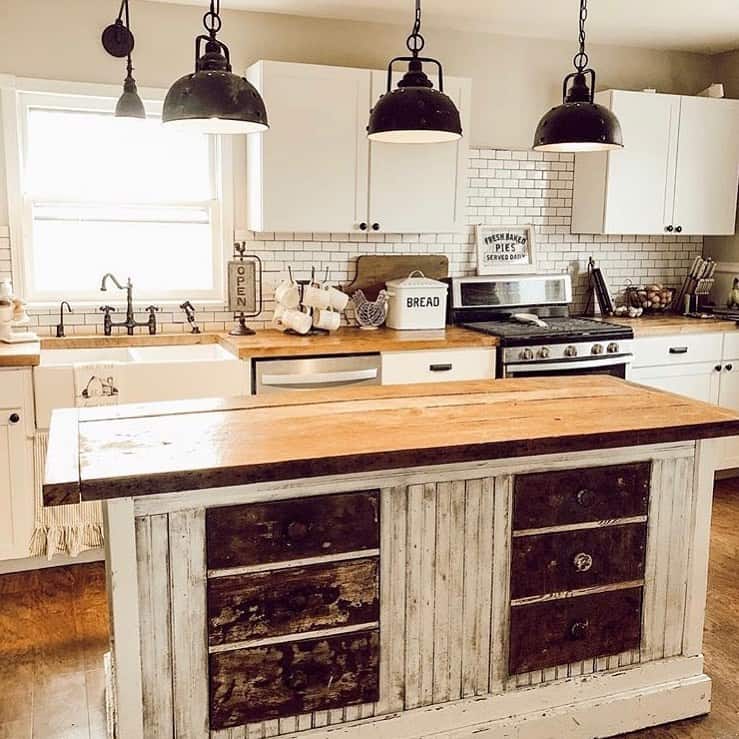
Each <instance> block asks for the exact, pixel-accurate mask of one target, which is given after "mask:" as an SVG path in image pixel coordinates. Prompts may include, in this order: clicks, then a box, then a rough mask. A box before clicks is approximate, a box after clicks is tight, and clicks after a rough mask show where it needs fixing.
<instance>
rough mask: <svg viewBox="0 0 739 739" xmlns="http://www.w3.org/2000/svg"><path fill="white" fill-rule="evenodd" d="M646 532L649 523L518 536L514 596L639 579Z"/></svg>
mask: <svg viewBox="0 0 739 739" xmlns="http://www.w3.org/2000/svg"><path fill="white" fill-rule="evenodd" d="M646 537H647V527H646V524H628V525H626V526H607V527H603V528H598V529H582V530H575V531H566V532H562V533H556V534H535V535H533V536H520V537H516V538H514V539H513V552H512V555H511V598H513V599H516V598H526V597H528V596H532V595H544V594H546V593H557V592H562V591H565V590H576V589H578V588H587V587H590V586H593V585H609V584H612V583H618V582H627V581H629V580H639V579H641V578H642V577H644V552H645V546H646Z"/></svg>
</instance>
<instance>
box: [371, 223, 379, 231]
mask: <svg viewBox="0 0 739 739" xmlns="http://www.w3.org/2000/svg"><path fill="white" fill-rule="evenodd" d="M372 230H373V231H379V230H380V224H379V223H373V224H372Z"/></svg>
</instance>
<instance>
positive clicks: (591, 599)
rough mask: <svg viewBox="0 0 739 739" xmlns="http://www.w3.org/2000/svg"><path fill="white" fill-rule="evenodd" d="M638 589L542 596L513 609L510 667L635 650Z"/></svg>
mask: <svg viewBox="0 0 739 739" xmlns="http://www.w3.org/2000/svg"><path fill="white" fill-rule="evenodd" d="M641 602H642V589H641V588H630V589H628V590H614V591H611V592H607V593H598V594H597V595H580V596H577V597H574V598H561V599H558V600H550V601H542V602H540V603H534V604H531V605H525V606H514V607H513V608H511V639H510V654H509V658H508V669H509V672H510V673H511V674H513V675H515V674H518V673H520V672H530V671H531V670H538V669H541V668H544V667H554V666H556V665H563V664H567V663H568V662H576V661H578V660H581V659H587V658H589V657H601V656H605V655H608V654H618V653H619V652H624V651H626V650H627V649H635V648H636V647H638V646H639V642H640V639H641Z"/></svg>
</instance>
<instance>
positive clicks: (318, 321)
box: [313, 309, 341, 331]
mask: <svg viewBox="0 0 739 739" xmlns="http://www.w3.org/2000/svg"><path fill="white" fill-rule="evenodd" d="M313 325H314V326H315V327H316V328H322V329H324V330H325V331H336V329H338V328H339V326H341V313H337V312H336V311H333V310H325V309H323V310H321V309H318V310H316V311H314V313H313Z"/></svg>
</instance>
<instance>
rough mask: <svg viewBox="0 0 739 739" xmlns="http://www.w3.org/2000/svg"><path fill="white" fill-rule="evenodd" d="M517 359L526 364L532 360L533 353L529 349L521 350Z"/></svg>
mask: <svg viewBox="0 0 739 739" xmlns="http://www.w3.org/2000/svg"><path fill="white" fill-rule="evenodd" d="M518 358H519V359H523V361H524V362H528V361H530V360H532V359H533V358H534V352H533V351H532V350H531V349H521V352H520V354H519V355H518Z"/></svg>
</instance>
